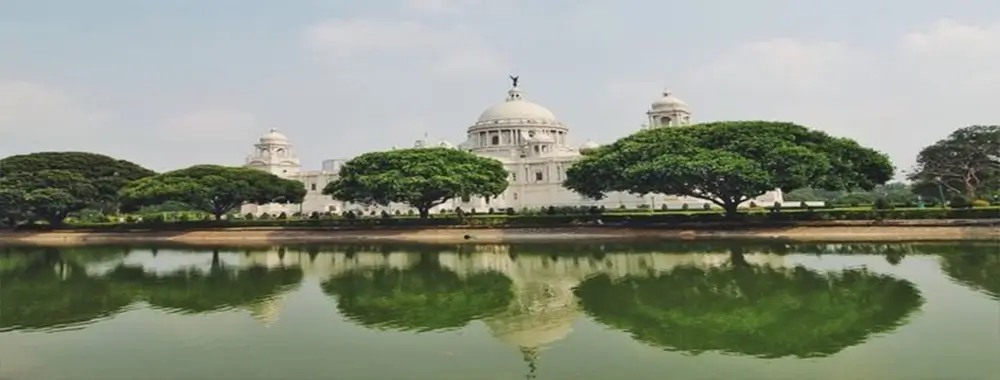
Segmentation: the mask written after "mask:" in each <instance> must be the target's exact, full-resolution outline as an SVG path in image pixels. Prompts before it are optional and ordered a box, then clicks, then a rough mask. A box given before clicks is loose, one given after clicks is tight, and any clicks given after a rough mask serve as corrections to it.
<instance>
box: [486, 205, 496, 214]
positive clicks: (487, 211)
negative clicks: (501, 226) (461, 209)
mask: <svg viewBox="0 0 1000 380" xmlns="http://www.w3.org/2000/svg"><path fill="white" fill-rule="evenodd" d="M495 212H497V210H494V209H493V207H490V209H489V210H486V213H487V214H490V215H493V213H495Z"/></svg>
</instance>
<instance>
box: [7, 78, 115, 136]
mask: <svg viewBox="0 0 1000 380" xmlns="http://www.w3.org/2000/svg"><path fill="white" fill-rule="evenodd" d="M116 117H117V116H116V114H114V113H112V112H107V111H101V110H97V109H94V108H91V107H89V106H87V105H85V104H82V103H81V102H80V101H78V100H77V99H75V98H74V97H73V96H71V95H70V94H68V93H66V92H65V91H62V90H60V89H58V88H54V87H49V86H46V85H42V84H38V83H31V82H25V81H16V80H10V81H4V80H0V133H3V134H4V136H5V137H18V136H29V137H36V138H39V137H47V138H59V137H64V138H65V137H74V136H80V135H85V134H88V133H91V132H93V131H94V130H96V129H99V128H101V127H104V126H106V125H107V124H108V123H109V122H111V121H113V120H115V119H116Z"/></svg>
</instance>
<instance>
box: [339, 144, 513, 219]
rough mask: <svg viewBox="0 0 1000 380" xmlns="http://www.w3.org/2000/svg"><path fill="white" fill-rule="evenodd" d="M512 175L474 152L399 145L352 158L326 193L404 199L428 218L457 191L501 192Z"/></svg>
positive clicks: (375, 200) (382, 201)
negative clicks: (401, 147) (432, 209)
mask: <svg viewBox="0 0 1000 380" xmlns="http://www.w3.org/2000/svg"><path fill="white" fill-rule="evenodd" d="M507 176H508V174H507V171H506V170H505V169H504V167H503V164H502V163H501V162H500V161H497V160H495V159H492V158H487V157H480V156H477V155H475V154H472V153H469V152H464V151H460V150H456V149H447V148H418V149H399V150H391V151H385V152H372V153H366V154H362V155H360V156H358V157H355V158H354V159H352V160H350V161H348V162H347V163H345V164H344V166H343V167H342V168H341V169H340V176H339V178H337V180H335V181H333V182H330V183H329V184H327V186H326V187H325V188H324V189H323V194H327V195H330V196H332V197H333V198H334V199H337V200H341V201H347V202H353V203H361V204H379V205H388V204H390V203H394V202H395V203H405V204H408V205H410V206H411V207H413V208H415V209H417V210H418V211H419V212H420V217H421V218H426V217H428V215H429V211H430V209H431V208H433V207H434V206H437V205H440V204H443V203H445V202H447V201H448V200H451V199H454V198H457V197H471V196H483V197H494V196H497V195H500V194H501V193H503V192H504V190H506V189H507Z"/></svg>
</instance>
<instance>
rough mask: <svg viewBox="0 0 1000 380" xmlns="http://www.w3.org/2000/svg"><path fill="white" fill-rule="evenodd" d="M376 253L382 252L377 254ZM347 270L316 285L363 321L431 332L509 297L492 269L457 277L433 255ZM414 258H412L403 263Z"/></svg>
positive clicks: (492, 310)
mask: <svg viewBox="0 0 1000 380" xmlns="http://www.w3.org/2000/svg"><path fill="white" fill-rule="evenodd" d="M378 257H382V256H378ZM396 257H399V255H396V256H393V255H389V256H388V258H387V259H386V262H387V264H390V265H386V266H381V267H374V268H362V269H352V270H348V271H346V272H344V273H341V274H338V275H334V276H332V277H331V278H329V279H327V280H326V281H324V282H323V283H322V284H321V285H320V286H321V287H322V289H323V292H324V293H326V294H328V295H330V296H333V297H335V298H336V299H337V309H338V310H339V311H340V312H341V314H342V315H344V316H345V317H347V318H348V319H350V320H352V321H354V322H356V323H359V324H361V325H364V326H368V327H373V328H384V329H398V330H414V331H432V330H443V329H457V328H460V327H463V326H465V325H466V324H467V323H469V322H470V321H472V320H475V319H478V318H481V317H483V316H486V315H491V314H496V313H497V312H498V311H499V310H501V309H503V308H504V307H506V306H507V304H509V303H510V301H511V298H512V297H511V295H512V293H511V282H510V280H509V279H508V278H507V277H506V276H504V275H503V274H500V273H497V272H490V271H487V272H481V273H473V274H471V275H465V276H461V275H459V274H458V273H456V272H454V271H452V270H449V269H447V268H444V267H442V266H441V263H440V262H438V256H432V255H423V256H416V257H413V256H402V257H401V258H402V259H404V260H403V261H404V264H410V265H403V266H400V265H391V263H393V258H396ZM408 260H413V261H415V262H414V263H412V264H411V263H410V262H407V261H408Z"/></svg>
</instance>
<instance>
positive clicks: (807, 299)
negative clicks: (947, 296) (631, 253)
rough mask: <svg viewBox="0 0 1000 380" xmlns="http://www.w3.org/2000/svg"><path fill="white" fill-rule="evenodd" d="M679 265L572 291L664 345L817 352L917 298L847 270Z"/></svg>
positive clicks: (886, 320)
mask: <svg viewBox="0 0 1000 380" xmlns="http://www.w3.org/2000/svg"><path fill="white" fill-rule="evenodd" d="M733 258H734V260H733V263H732V264H730V265H725V266H721V267H710V268H704V267H698V266H681V267H677V268H674V269H672V270H670V271H667V272H662V273H659V274H655V275H652V276H650V277H639V276H628V277H625V278H623V279H620V280H612V279H611V278H610V277H608V276H606V275H600V276H596V277H593V278H591V279H588V280H587V281H585V282H584V283H582V284H581V285H580V286H579V287H578V288H577V290H576V294H577V296H579V297H580V300H581V302H582V303H583V307H584V309H585V310H586V311H587V312H588V313H589V314H591V315H592V316H593V317H594V318H595V319H597V320H598V321H600V322H602V323H605V324H607V325H609V326H613V327H615V328H619V329H622V330H626V331H629V332H630V333H632V335H633V337H634V338H635V339H637V340H640V341H643V342H645V343H648V344H651V345H654V346H658V347H663V348H666V349H669V350H678V351H686V352H690V353H695V354H697V353H701V352H705V351H721V352H728V353H735V354H742V355H751V356H758V357H769V358H773V357H783V356H796V357H819V356H827V355H832V354H835V353H837V352H839V351H841V350H843V349H844V348H846V347H850V346H853V345H856V344H859V343H861V342H863V341H864V340H865V339H866V338H867V337H868V336H870V335H872V334H876V333H881V332H887V331H890V330H892V329H894V328H895V327H897V326H899V325H900V324H902V323H903V322H904V321H905V318H906V317H907V316H908V315H909V314H910V313H912V312H913V311H915V310H917V309H919V307H920V306H921V305H922V304H923V298H922V297H921V295H920V293H919V291H918V290H917V289H916V287H915V286H914V285H913V284H912V283H910V282H908V281H905V280H899V279H896V278H893V277H890V276H886V275H881V274H876V273H872V272H869V271H867V270H864V269H847V270H843V271H840V272H828V273H818V272H815V271H811V270H808V269H805V268H803V267H795V268H780V267H770V266H756V265H750V264H748V263H747V262H746V261H745V260H744V258H743V255H742V254H740V253H734V254H733Z"/></svg>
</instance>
